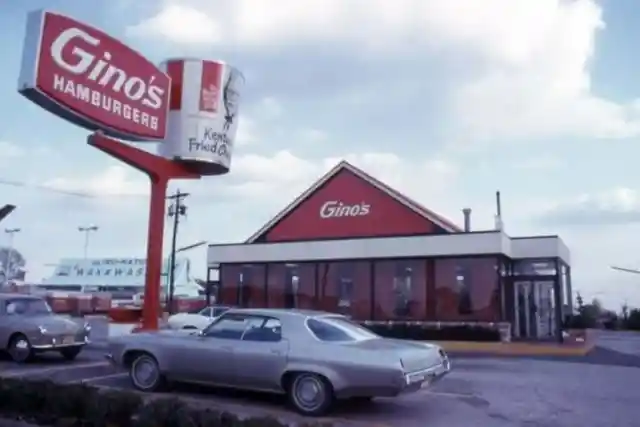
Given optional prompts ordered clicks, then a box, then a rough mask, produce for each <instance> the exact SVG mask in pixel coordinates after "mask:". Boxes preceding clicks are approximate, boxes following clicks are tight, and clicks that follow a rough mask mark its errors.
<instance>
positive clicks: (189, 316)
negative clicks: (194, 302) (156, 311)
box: [166, 305, 231, 330]
mask: <svg viewBox="0 0 640 427" xmlns="http://www.w3.org/2000/svg"><path fill="white" fill-rule="evenodd" d="M230 308H231V307H229V306H225V305H211V306H209V307H205V308H203V309H202V310H200V311H198V312H196V313H177V314H174V315H172V316H169V318H168V319H167V324H166V326H167V328H168V329H192V330H201V329H204V328H206V327H207V326H209V325H210V324H211V322H213V321H214V320H215V319H216V318H217V317H218V316H220V315H221V314H222V313H224V312H226V311H227V310H229V309H230Z"/></svg>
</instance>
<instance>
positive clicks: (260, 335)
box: [106, 309, 451, 416]
mask: <svg viewBox="0 0 640 427" xmlns="http://www.w3.org/2000/svg"><path fill="white" fill-rule="evenodd" d="M180 332H182V331H163V332H160V333H141V334H134V335H128V336H120V337H114V338H113V339H112V340H110V343H109V347H108V353H107V355H106V357H107V359H109V360H110V361H111V362H112V363H113V364H114V365H115V366H117V367H120V368H123V369H124V370H127V371H128V372H129V377H130V379H131V382H132V384H133V386H134V387H136V388H137V389H139V390H142V391H147V392H151V391H156V390H160V389H162V387H163V386H164V385H165V384H166V383H167V382H168V381H174V382H186V383H197V384H204V385H212V386H223V387H232V388H238V389H246V390H255V391H262V392H272V393H280V394H286V395H287V396H288V398H289V401H290V403H291V404H292V406H293V407H294V408H295V409H296V410H297V411H298V412H300V413H302V414H304V415H312V416H315V415H322V414H324V413H326V412H328V411H329V410H330V408H331V406H332V404H333V403H334V401H335V400H336V399H359V400H361V399H365V400H369V399H371V398H374V397H393V396H398V395H400V394H402V393H408V392H415V391H417V390H420V389H421V388H424V387H428V386H430V385H431V384H433V383H434V382H436V381H438V380H439V379H441V378H442V377H444V376H445V375H446V374H447V373H449V371H450V370H451V364H450V362H449V358H448V356H447V354H446V353H445V352H444V350H443V349H442V348H440V347H439V346H437V345H433V344H428V343H423V342H415V341H403V340H396V339H387V338H383V337H380V336H378V335H376V334H374V333H373V332H371V331H369V330H368V329H366V328H364V327H363V326H361V325H359V324H358V323H356V322H353V321H351V320H350V319H348V318H347V317H345V316H342V315H337V314H331V313H325V312H317V311H308V310H284V309H230V310H228V311H227V312H225V313H224V314H222V315H221V316H220V317H218V318H217V319H216V320H215V321H214V322H213V323H211V324H210V325H209V326H207V327H206V328H205V329H203V330H201V331H198V332H195V333H193V334H184V333H180Z"/></svg>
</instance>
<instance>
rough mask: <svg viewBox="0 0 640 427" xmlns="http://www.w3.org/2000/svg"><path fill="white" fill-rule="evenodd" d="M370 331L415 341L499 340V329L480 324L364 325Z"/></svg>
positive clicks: (387, 336) (384, 335) (388, 336)
mask: <svg viewBox="0 0 640 427" xmlns="http://www.w3.org/2000/svg"><path fill="white" fill-rule="evenodd" d="M365 326H366V327H367V328H369V329H370V330H371V331H373V332H375V333H376V334H378V335H380V336H383V337H386V338H398V339H406V340H416V341H500V331H498V329H497V328H490V327H487V326H480V325H472V324H468V325H456V326H442V327H440V328H438V327H436V326H434V325H426V324H412V323H390V324H372V325H365Z"/></svg>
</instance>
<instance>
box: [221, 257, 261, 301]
mask: <svg viewBox="0 0 640 427" xmlns="http://www.w3.org/2000/svg"><path fill="white" fill-rule="evenodd" d="M264 273H265V266H264V265H263V264H231V265H222V266H221V268H220V283H219V286H218V289H217V292H216V293H217V294H218V295H217V296H218V298H216V303H218V304H229V305H237V306H239V307H262V306H264V296H265V294H264Z"/></svg>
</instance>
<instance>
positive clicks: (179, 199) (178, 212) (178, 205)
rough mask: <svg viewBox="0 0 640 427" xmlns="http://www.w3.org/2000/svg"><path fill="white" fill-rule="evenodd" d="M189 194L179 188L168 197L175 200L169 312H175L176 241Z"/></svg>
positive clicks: (171, 208) (185, 213) (171, 206)
mask: <svg viewBox="0 0 640 427" xmlns="http://www.w3.org/2000/svg"><path fill="white" fill-rule="evenodd" d="M188 196H189V193H182V192H181V191H180V190H179V189H178V190H176V192H175V193H174V194H173V195H171V196H167V199H169V200H172V201H173V202H172V203H171V205H170V206H169V217H170V218H173V235H172V236H171V258H170V265H169V292H168V295H167V308H168V310H169V314H171V313H172V312H173V294H174V292H175V274H176V242H177V240H178V226H179V225H180V217H181V216H186V215H187V207H186V206H185V205H184V203H183V200H184V199H185V198H186V197H188Z"/></svg>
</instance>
